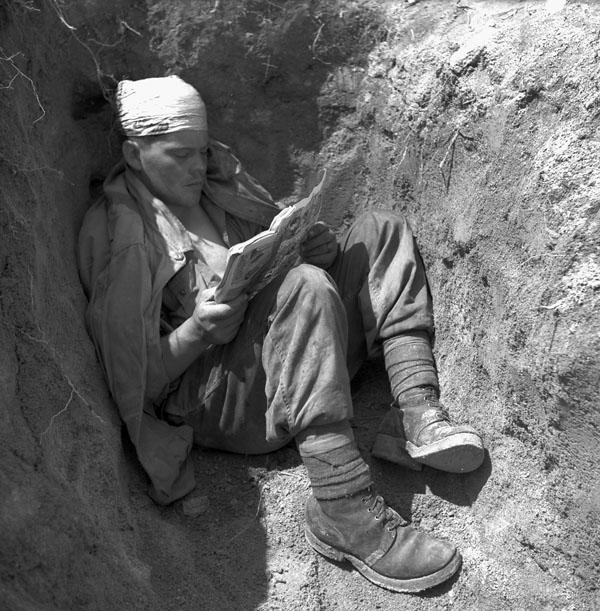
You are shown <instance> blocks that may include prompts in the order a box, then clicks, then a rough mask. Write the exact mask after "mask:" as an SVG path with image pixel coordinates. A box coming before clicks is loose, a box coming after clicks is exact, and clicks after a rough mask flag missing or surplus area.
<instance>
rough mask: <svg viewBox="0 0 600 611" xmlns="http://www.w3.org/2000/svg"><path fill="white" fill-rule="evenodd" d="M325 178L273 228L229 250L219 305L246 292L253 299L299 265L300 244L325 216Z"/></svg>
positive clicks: (217, 296) (218, 291)
mask: <svg viewBox="0 0 600 611" xmlns="http://www.w3.org/2000/svg"><path fill="white" fill-rule="evenodd" d="M325 176H326V172H323V176H322V177H321V180H320V181H319V184H318V185H317V186H316V187H315V188H314V189H313V190H312V191H311V192H310V194H309V195H308V197H305V198H304V199H302V200H300V201H299V202H297V203H296V204H294V205H292V206H289V207H288V208H284V209H283V210H282V211H281V212H280V213H279V214H278V215H277V216H276V217H275V218H274V219H273V222H272V223H271V227H270V229H268V230H267V231H263V232H262V233H260V234H258V235H256V236H254V237H253V238H251V239H250V240H247V241H246V242H243V243H241V244H236V245H235V246H233V247H232V248H230V249H229V254H228V256H227V266H226V268H225V273H224V275H223V278H222V279H221V282H220V283H219V285H218V286H217V288H216V289H215V300H216V301H217V302H220V303H221V302H224V301H228V300H231V299H233V298H235V297H236V296H237V295H239V294H240V293H241V292H243V291H245V292H247V293H248V295H249V296H250V297H253V296H254V295H256V293H258V291H260V289H262V288H263V287H264V286H266V285H267V284H268V283H269V282H271V280H273V279H274V278H275V277H277V276H279V275H280V274H284V273H286V272H287V271H289V270H290V269H291V268H292V267H294V266H295V265H297V263H298V261H299V247H300V244H301V242H302V241H303V240H304V237H305V235H306V232H307V231H308V230H309V229H310V228H311V227H312V226H313V225H314V224H315V223H316V222H317V220H318V219H319V215H320V213H321V207H322V197H323V196H322V190H323V185H324V183H325Z"/></svg>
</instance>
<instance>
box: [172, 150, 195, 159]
mask: <svg viewBox="0 0 600 611" xmlns="http://www.w3.org/2000/svg"><path fill="white" fill-rule="evenodd" d="M190 154H191V153H190V152H189V151H173V157H177V159H187V158H188V157H189V156H190Z"/></svg>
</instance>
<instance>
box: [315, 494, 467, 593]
mask: <svg viewBox="0 0 600 611" xmlns="http://www.w3.org/2000/svg"><path fill="white" fill-rule="evenodd" d="M305 534H306V539H307V541H308V543H309V544H310V545H311V546H312V547H313V548H314V549H315V550H316V551H318V552H319V553H320V554H322V555H323V556H325V557H327V558H329V559H331V560H337V561H342V560H347V561H349V562H350V563H351V564H352V565H353V566H354V568H356V569H357V570H358V571H359V572H360V573H361V574H362V575H364V576H365V577H366V578H367V579H368V580H369V581H372V582H373V583H375V584H377V585H378V586H381V587H383V588H387V589H389V590H393V591H394V592H421V591H422V590H426V589H428V588H432V587H433V586H436V585H438V584H440V583H442V582H444V581H446V580H447V579H448V578H449V577H451V576H452V575H454V574H455V573H456V572H457V571H458V569H459V568H460V565H461V561H462V559H461V556H460V554H459V552H458V551H457V549H456V548H455V547H454V546H453V545H451V544H450V543H447V542H445V541H442V540H440V539H435V538H434V537H431V536H429V535H427V534H424V533H421V532H419V531H417V530H416V529H414V528H413V527H411V526H409V525H407V523H406V521H405V520H404V519H403V518H402V517H401V516H400V515H399V514H398V513H396V511H394V510H393V509H392V508H390V507H388V506H387V505H386V503H385V501H384V500H383V498H382V497H381V496H378V495H376V494H375V493H374V492H373V491H372V490H371V489H367V490H365V491H363V492H362V493H359V494H357V495H353V496H350V497H344V498H341V499H335V500H326V501H324V500H317V499H315V498H314V496H311V498H310V499H309V500H308V503H307V505H306V528H305Z"/></svg>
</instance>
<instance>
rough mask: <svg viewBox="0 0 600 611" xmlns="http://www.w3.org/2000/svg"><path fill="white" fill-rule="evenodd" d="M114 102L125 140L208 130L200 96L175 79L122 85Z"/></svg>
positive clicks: (175, 77)
mask: <svg viewBox="0 0 600 611" xmlns="http://www.w3.org/2000/svg"><path fill="white" fill-rule="evenodd" d="M116 101H117V112H118V115H119V121H120V122H121V127H122V128H123V131H124V133H125V135H126V136H159V135H160V134H169V133H171V132H177V131H181V130H184V129H194V130H200V131H206V130H207V123H206V108H205V106H204V102H203V101H202V98H201V97H200V94H199V93H198V92H197V91H196V89H194V87H192V86H191V85H190V84H189V83H186V82H185V81H184V80H182V79H181V78H179V77H178V76H164V77H159V78H146V79H141V80H139V81H127V80H125V81H121V82H120V83H119V85H118V86H117V95H116Z"/></svg>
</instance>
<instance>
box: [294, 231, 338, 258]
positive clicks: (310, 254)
mask: <svg viewBox="0 0 600 611" xmlns="http://www.w3.org/2000/svg"><path fill="white" fill-rule="evenodd" d="M337 253H338V243H337V240H336V238H335V234H334V233H333V230H332V229H331V227H329V225H327V224H325V223H323V222H321V221H319V222H318V223H315V224H314V225H313V226H312V227H311V228H310V229H309V230H308V232H307V234H306V237H305V238H304V242H302V244H301V245H300V256H301V257H302V258H303V259H304V260H305V261H306V262H307V263H310V264H312V265H316V266H318V267H321V268H322V269H327V268H328V267H330V266H331V264H332V263H333V261H334V260H335V258H336V256H337Z"/></svg>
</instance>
